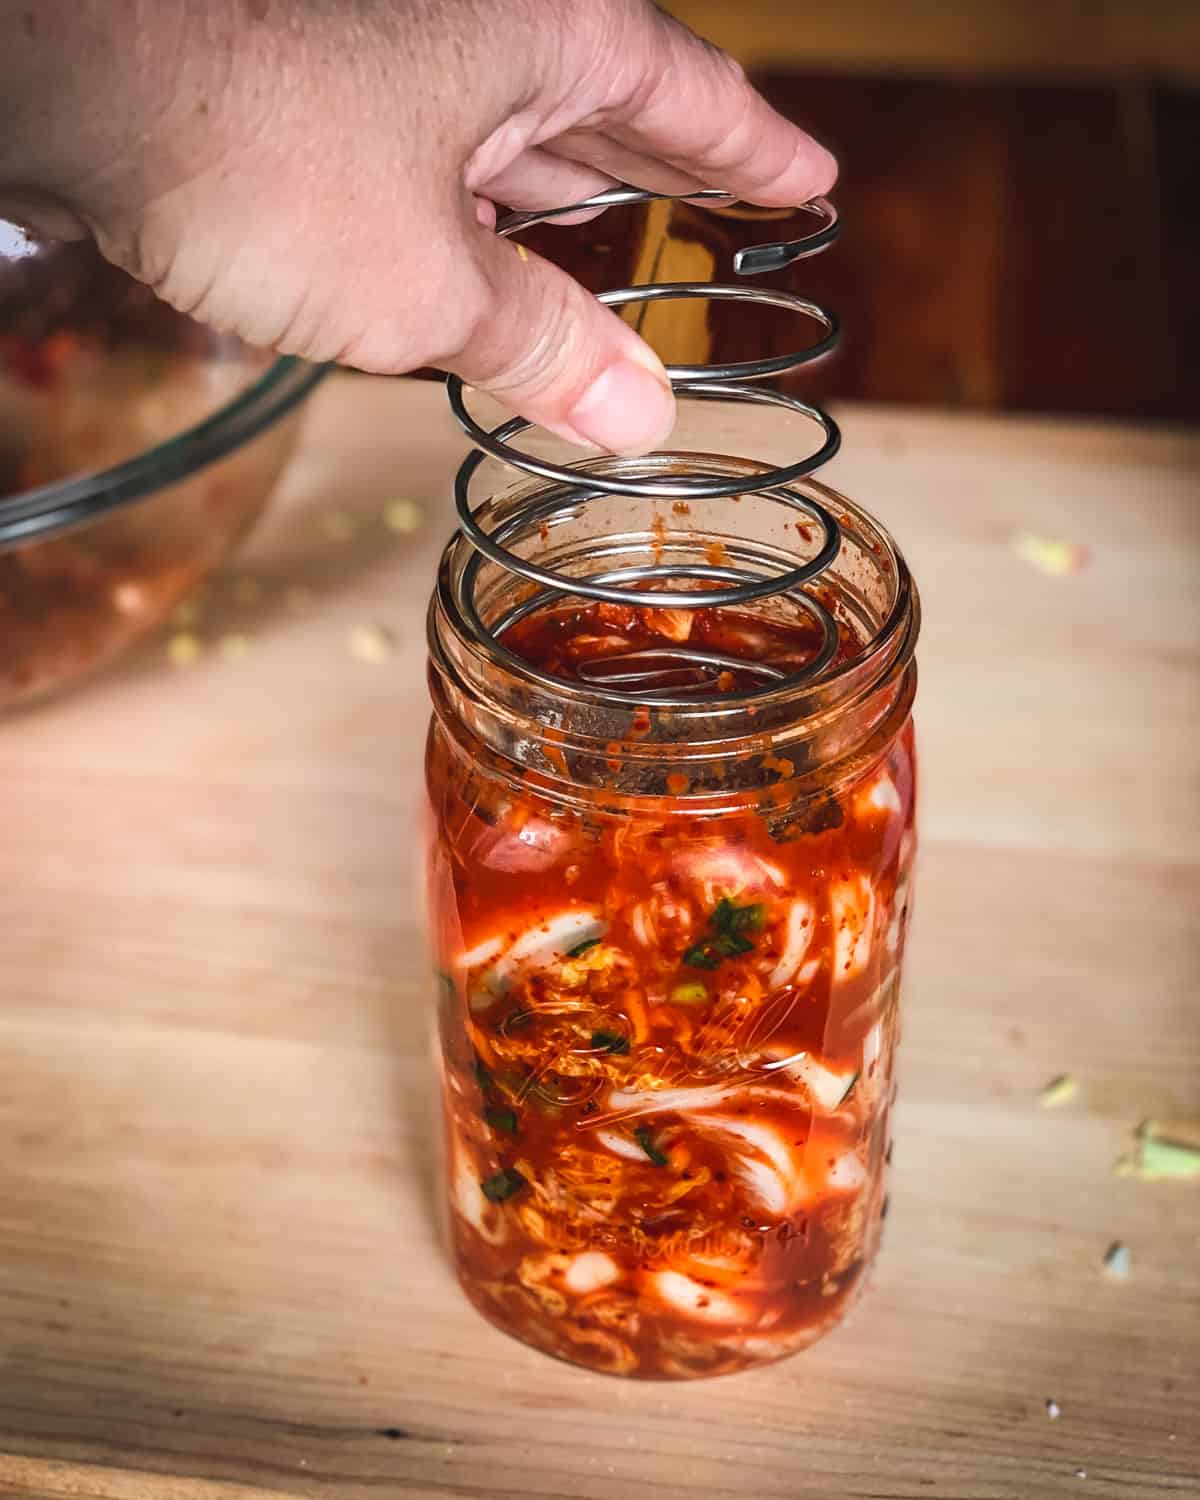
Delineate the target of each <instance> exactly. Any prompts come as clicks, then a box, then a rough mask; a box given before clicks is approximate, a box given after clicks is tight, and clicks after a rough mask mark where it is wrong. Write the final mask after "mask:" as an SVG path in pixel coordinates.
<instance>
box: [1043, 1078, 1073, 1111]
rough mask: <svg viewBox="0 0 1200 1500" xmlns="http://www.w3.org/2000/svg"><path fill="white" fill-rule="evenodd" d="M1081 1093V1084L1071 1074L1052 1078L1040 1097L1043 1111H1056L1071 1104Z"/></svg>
mask: <svg viewBox="0 0 1200 1500" xmlns="http://www.w3.org/2000/svg"><path fill="white" fill-rule="evenodd" d="M1078 1092H1079V1084H1078V1081H1077V1080H1076V1079H1075V1077H1074V1076H1073V1074H1071V1073H1060V1074H1059V1075H1058V1077H1057V1078H1052V1079H1051V1080H1050V1082H1049V1083H1048V1084H1047V1085H1046V1087H1045V1088H1044V1089H1043V1090H1042V1091H1041V1093H1040V1094H1039V1095H1038V1102H1039V1103H1040V1104H1041V1106H1042V1108H1043V1109H1056V1108H1057V1107H1058V1106H1059V1105H1060V1104H1069V1103H1070V1101H1071V1100H1072V1099H1074V1097H1075V1095H1076V1094H1077V1093H1078Z"/></svg>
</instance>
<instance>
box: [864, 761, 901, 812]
mask: <svg viewBox="0 0 1200 1500" xmlns="http://www.w3.org/2000/svg"><path fill="white" fill-rule="evenodd" d="M863 801H864V802H865V803H866V805H867V807H869V808H875V809H877V810H878V811H879V812H891V813H902V812H903V811H904V804H903V803H902V802H901V801H900V793H899V792H898V791H897V790H896V783H895V782H894V781H893V780H892V778H891V777H890V776H889V775H888V774H887V772H886V771H884V773H883V774H882V775H881V776H880V777H879V778H878V779H877V780H875V781H873V782H872V783H871V785H870V787H869V788H868V789H867V791H866V794H865V795H864V797H863Z"/></svg>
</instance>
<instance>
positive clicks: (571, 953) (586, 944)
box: [567, 938, 600, 958]
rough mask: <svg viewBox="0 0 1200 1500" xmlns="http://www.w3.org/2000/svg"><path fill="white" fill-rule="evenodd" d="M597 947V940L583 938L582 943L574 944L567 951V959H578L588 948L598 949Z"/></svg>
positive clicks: (598, 944) (598, 942)
mask: <svg viewBox="0 0 1200 1500" xmlns="http://www.w3.org/2000/svg"><path fill="white" fill-rule="evenodd" d="M599 946H600V939H599V938H584V940H583V942H582V943H576V944H575V946H574V947H573V948H568V949H567V957H568V958H578V957H579V955H580V954H581V953H586V952H587V951H588V949H589V948H598V947H599Z"/></svg>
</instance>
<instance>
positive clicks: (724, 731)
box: [429, 455, 919, 815]
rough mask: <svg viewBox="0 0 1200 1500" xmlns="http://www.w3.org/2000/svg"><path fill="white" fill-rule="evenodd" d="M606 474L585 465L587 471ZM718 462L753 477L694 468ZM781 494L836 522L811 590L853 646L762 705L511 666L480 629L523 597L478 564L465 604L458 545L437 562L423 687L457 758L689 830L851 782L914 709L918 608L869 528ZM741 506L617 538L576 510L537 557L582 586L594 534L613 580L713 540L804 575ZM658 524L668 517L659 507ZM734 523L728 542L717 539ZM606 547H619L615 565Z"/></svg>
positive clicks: (820, 492)
mask: <svg viewBox="0 0 1200 1500" xmlns="http://www.w3.org/2000/svg"><path fill="white" fill-rule="evenodd" d="M667 457H668V458H669V457H671V456H670V455H667ZM676 457H678V456H676ZM691 457H694V456H691ZM620 462H622V461H621V460H598V461H595V463H596V465H597V466H612V465H616V464H619V463H620ZM641 462H642V463H643V464H644V463H645V461H644V460H643V461H641ZM717 462H719V463H720V464H721V466H722V467H724V468H727V469H728V470H729V471H730V472H736V471H737V469H738V466H743V467H745V469H746V470H747V472H754V471H755V470H756V466H755V465H753V464H750V463H748V462H747V461H745V460H735V459H722V460H719V461H718V460H712V459H710V458H708V456H706V465H707V466H708V467H709V468H711V467H712V466H713V464H714V463H717ZM550 488H552V487H550V486H547V485H545V484H544V483H539V484H536V485H529V484H526V485H523V486H520V487H518V488H517V489H514V490H513V491H510V492H508V493H507V494H506V495H503V496H500V497H497V498H496V499H494V500H489V501H488V502H487V504H486V507H484V509H489V508H490V509H491V510H492V511H493V515H492V517H491V519H492V520H502V519H503V516H504V514H505V511H506V509H507V510H509V511H510V513H511V511H513V510H515V509H516V508H517V507H519V506H521V505H528V504H529V503H530V501H531V500H534V499H536V498H538V497H539V496H541V495H542V494H543V493H544V492H547V491H548V490H549V489H550ZM792 488H793V489H794V490H795V489H802V490H804V491H806V492H808V493H809V494H811V496H812V497H813V498H814V499H816V500H818V501H819V502H820V503H821V504H823V505H825V506H826V507H828V508H830V509H832V510H833V511H834V512H835V513H836V514H837V515H838V518H839V521H840V524H841V528H842V547H841V550H840V552H839V555H838V558H837V559H836V561H835V563H834V564H833V565H832V567H831V568H830V569H829V570H828V571H827V572H825V573H823V574H822V575H821V577H820V580H819V583H818V584H816V585H810V586H809V587H810V588H811V589H812V590H813V592H814V593H818V594H819V596H820V598H821V600H822V602H823V603H825V604H826V606H827V607H828V608H830V609H831V610H832V612H834V613H835V615H836V616H837V618H838V620H839V626H840V628H842V629H844V630H849V631H851V632H853V634H854V636H855V637H856V639H857V642H858V645H859V649H857V650H856V651H855V652H854V653H853V654H852V656H851V658H850V659H849V660H847V661H843V662H842V663H841V664H840V665H838V666H836V667H834V668H831V669H829V670H827V671H826V672H825V673H824V674H823V675H821V676H819V677H818V678H817V679H816V680H814V681H795V682H790V683H789V682H786V681H785V682H781V683H780V684H779V685H778V686H777V687H772V688H770V690H769V691H760V692H757V693H747V694H745V695H741V696H738V695H734V694H722V695H719V696H713V697H705V698H697V699H695V700H693V701H691V702H688V703H686V704H680V703H675V704H671V705H666V704H661V705H660V704H657V703H655V702H653V701H649V702H644V703H639V702H638V701H637V700H636V699H634V698H632V697H629V698H626V697H625V695H617V694H611V693H605V692H603V691H600V690H598V689H596V688H595V687H593V686H592V685H591V684H589V683H585V682H582V681H571V682H567V681H563V680H559V679H556V678H548V677H547V676H546V674H544V673H542V672H541V671H539V670H538V669H537V668H535V667H533V666H531V665H530V664H529V663H526V662H523V661H521V660H519V659H517V658H516V657H514V656H513V655H512V653H510V652H508V651H507V650H505V649H504V648H503V645H502V644H499V645H498V643H497V642H496V640H495V639H494V638H493V637H492V636H491V634H490V633H489V631H488V624H489V622H490V621H492V620H500V619H502V618H503V617H504V615H505V613H506V611H508V610H511V608H512V606H513V604H514V603H516V602H519V601H520V599H521V598H522V597H523V596H524V594H525V593H526V592H527V591H528V585H527V584H525V583H524V582H523V581H522V580H521V579H519V578H518V577H516V576H515V575H513V574H511V573H506V572H505V571H504V570H502V569H501V568H499V567H498V566H496V565H494V564H488V565H487V567H486V568H485V569H484V570H482V572H481V573H480V575H479V582H478V586H477V587H476V588H475V590H474V595H473V597H472V599H471V601H470V602H469V604H464V597H463V590H462V582H463V575H464V569H465V568H466V566H467V563H468V562H469V561H470V559H471V555H472V549H471V547H470V544H469V543H468V542H467V541H466V539H465V538H464V537H462V536H461V534H460V535H456V536H455V537H454V538H453V539H452V540H451V542H450V543H449V545H448V546H447V548H446V551H445V553H444V554H443V558H442V565H441V569H440V572H439V580H438V587H437V590H436V592H435V594H434V598H433V600H432V603H431V607H430V614H429V644H430V689H431V695H432V698H433V705H434V711H435V713H436V715H437V717H438V719H439V721H440V722H441V725H442V727H443V729H444V731H445V732H446V734H447V735H448V736H449V738H450V740H451V741H452V742H453V743H455V744H456V745H457V746H458V748H459V750H460V751H461V753H462V755H463V756H464V758H465V759H466V760H468V761H473V762H478V761H479V760H480V759H486V760H487V762H488V763H489V766H490V768H491V769H492V771H493V772H494V773H495V774H497V775H499V776H501V777H505V778H509V779H511V780H512V781H514V782H517V781H519V782H520V783H521V786H522V787H523V788H524V789H526V790H530V789H531V788H532V787H533V786H535V785H537V786H541V787H542V788H544V790H545V791H546V792H547V793H549V794H551V795H553V796H554V798H555V799H556V800H559V801H567V802H578V803H580V804H587V805H589V806H595V805H596V803H597V802H598V801H599V802H603V803H605V804H607V805H610V806H614V807H617V806H629V805H634V806H637V807H638V808H639V809H642V810H652V809H650V808H648V807H647V804H648V803H649V802H661V804H662V806H663V810H667V808H668V807H669V809H670V810H671V811H673V812H676V813H677V812H679V811H681V810H687V811H688V812H689V813H692V814H696V815H703V814H705V813H708V812H716V811H722V810H725V809H727V808H728V807H730V806H731V805H745V804H752V805H757V804H761V802H762V800H763V799H764V798H767V799H769V800H770V801H771V802H772V803H774V804H775V805H778V806H781V807H782V806H786V805H788V804H789V803H790V802H794V801H796V800H803V799H807V798H812V797H814V796H816V795H818V794H820V793H822V792H824V791H828V790H832V789H836V787H837V786H838V785H840V784H841V783H842V782H844V781H846V780H848V779H850V778H852V777H854V776H856V775H858V774H860V772H861V770H862V768H863V766H864V765H865V764H866V763H868V762H869V761H870V760H872V759H874V758H877V757H878V756H879V755H881V754H882V753H883V752H884V751H885V750H886V748H887V746H888V745H889V744H890V742H891V740H892V739H893V738H894V737H895V736H896V734H897V733H899V731H900V730H901V729H902V728H903V726H904V724H905V722H906V721H907V719H908V716H909V712H910V710H911V706H912V701H913V697H914V694H915V690H916V666H915V662H914V660H913V653H914V649H915V644H916V638H917V633H918V629H919V604H918V599H917V594H916V590H915V587H914V585H913V583H912V580H911V577H910V575H909V572H908V569H907V566H906V565H905V563H904V560H903V558H902V557H901V556H900V553H899V551H898V549H897V548H896V547H895V544H894V543H893V542H892V540H891V538H890V537H889V536H888V535H887V534H886V532H884V530H883V529H882V527H880V526H879V525H878V523H877V522H875V521H874V520H873V519H872V518H871V517H869V516H868V515H867V514H866V513H865V512H864V511H862V510H861V509H860V508H859V507H857V506H855V505H854V504H853V503H852V502H850V501H848V500H846V499H845V498H844V497H843V496H841V495H839V494H837V493H836V492H834V491H832V490H830V489H829V488H828V487H826V486H824V485H820V484H817V483H816V482H815V481H811V480H809V481H804V482H802V483H801V484H800V485H793V486H792ZM738 498H739V499H740V500H741V504H736V503H734V506H733V508H732V509H730V507H726V510H727V512H728V513H727V514H725V515H721V514H717V513H715V507H714V506H713V503H712V502H706V504H705V509H704V513H703V527H697V526H695V525H694V524H693V525H689V527H688V529H687V530H686V532H685V531H682V530H679V529H678V528H676V529H675V530H672V531H670V532H666V533H664V525H665V524H666V523H665V521H664V518H663V517H662V516H658V517H655V516H654V515H653V514H652V513H648V512H647V511H646V510H645V509H643V511H642V513H641V515H640V517H638V524H640V529H637V527H636V526H633V527H628V528H627V529H625V530H623V531H620V532H614V530H613V517H612V516H611V515H610V516H608V517H606V516H604V515H603V514H601V510H602V507H600V506H598V505H595V504H594V503H593V502H589V503H588V504H587V505H585V506H581V507H580V508H579V510H580V516H579V519H578V524H577V525H576V526H575V528H574V532H573V534H570V535H567V536H565V537H564V538H562V539H561V540H560V539H555V540H554V543H553V545H552V547H551V548H550V549H549V551H550V552H551V553H552V554H553V557H554V562H555V565H556V566H557V567H558V568H559V570H560V571H563V570H564V569H566V570H569V569H570V568H571V567H572V566H577V567H578V570H579V572H586V571H587V570H588V566H589V564H588V562H587V557H588V548H587V543H588V541H589V539H592V540H594V539H595V538H596V537H602V538H603V539H604V554H605V555H604V562H605V565H606V566H609V567H611V566H613V565H614V556H615V558H616V560H617V564H618V565H619V564H620V563H621V562H623V561H624V560H625V558H626V557H628V559H629V560H630V561H637V560H638V559H639V558H640V557H641V556H643V555H644V554H645V553H646V552H647V550H652V551H654V552H656V553H658V554H659V555H661V549H662V547H663V545H664V535H665V536H666V538H667V541H668V543H669V545H670V548H671V550H672V552H673V553H674V554H678V555H684V554H686V553H687V552H688V551H694V552H695V554H696V555H697V556H699V557H701V558H702V557H703V556H704V554H705V550H706V548H711V546H712V545H713V541H714V539H715V540H720V538H721V537H722V536H725V537H726V538H728V537H730V536H736V537H737V539H738V545H739V547H740V548H742V549H744V548H745V547H746V546H747V545H750V546H751V547H753V545H754V544H755V539H757V545H759V546H761V548H762V552H763V557H764V563H767V562H769V564H770V565H771V566H774V567H776V568H778V567H780V566H795V565H796V563H797V562H800V561H803V560H804V554H803V551H802V541H801V538H800V537H799V536H798V535H797V530H796V527H795V525H794V524H790V526H789V529H788V531H787V533H786V534H784V533H783V532H782V531H780V529H779V528H778V527H775V528H774V529H772V526H771V525H769V524H766V522H764V513H763V512H762V507H763V505H764V504H768V505H769V501H770V496H769V494H763V492H759V493H758V494H754V495H751V494H747V495H745V496H744V497H738ZM635 503H636V504H639V505H642V506H643V507H644V504H645V503H644V502H635ZM697 509H699V508H698V507H697ZM664 510H665V512H666V515H667V516H668V517H669V515H670V507H669V505H668V506H666V507H664ZM481 514H482V511H481ZM766 519H767V521H770V519H771V518H770V517H767V518H766ZM722 522H724V523H725V527H726V529H725V530H723V531H722V529H721V528H722ZM734 526H736V527H737V530H736V531H732V530H730V529H729V528H730V527H734ZM589 531H590V532H591V538H589V535H588V533H589ZM614 536H616V537H617V542H618V544H619V547H620V550H617V551H615V552H614V540H613V539H614ZM748 538H749V541H748ZM542 541H543V545H545V539H544V538H543V539H542ZM770 604H771V601H768V603H767V608H768V609H769V608H770Z"/></svg>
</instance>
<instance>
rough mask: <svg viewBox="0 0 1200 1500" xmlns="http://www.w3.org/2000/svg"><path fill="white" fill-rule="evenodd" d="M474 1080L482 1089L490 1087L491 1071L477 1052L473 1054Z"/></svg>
mask: <svg viewBox="0 0 1200 1500" xmlns="http://www.w3.org/2000/svg"><path fill="white" fill-rule="evenodd" d="M475 1082H476V1083H477V1084H478V1085H479V1087H480V1088H481V1089H484V1090H487V1089H490V1088H491V1086H492V1075H491V1072H490V1071H489V1069H488V1066H487V1064H486V1063H485V1062H484V1060H483V1058H482V1057H480V1056H479V1054H478V1053H476V1054H475Z"/></svg>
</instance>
